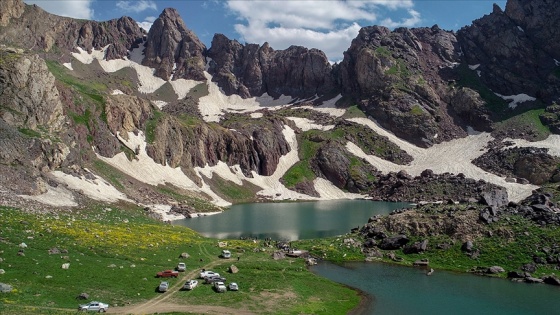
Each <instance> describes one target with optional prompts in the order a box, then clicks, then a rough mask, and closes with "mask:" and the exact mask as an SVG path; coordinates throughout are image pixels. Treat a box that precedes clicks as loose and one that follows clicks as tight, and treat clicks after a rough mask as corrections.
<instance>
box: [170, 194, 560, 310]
mask: <svg viewBox="0 0 560 315" xmlns="http://www.w3.org/2000/svg"><path fill="white" fill-rule="evenodd" d="M407 205H408V204H406V203H387V202H373V201H368V200H339V201H320V202H297V203H255V204H243V205H236V206H233V207H232V208H231V209H230V210H227V211H226V212H224V213H222V214H219V215H213V216H207V217H200V218H193V219H186V220H182V221H176V222H174V223H175V224H181V225H185V226H188V227H190V228H192V229H194V230H195V231H198V232H200V233H201V234H203V235H205V236H208V237H214V238H219V239H232V238H240V237H257V238H259V239H262V238H265V237H271V238H272V239H276V240H297V239H308V238H319V237H329V236H336V235H341V234H346V233H348V232H349V231H350V229H352V228H355V227H358V226H363V225H364V224H365V223H366V222H367V220H368V218H369V217H371V216H373V215H376V214H388V213H389V212H391V211H393V210H394V209H398V208H403V207H406V206H407ZM311 270H312V271H313V272H315V273H316V274H318V275H320V276H322V277H326V278H329V279H331V280H333V281H336V282H339V283H343V284H346V285H348V286H351V287H353V288H357V289H360V290H362V291H364V292H365V293H367V294H368V295H369V296H370V297H371V300H372V302H371V303H369V305H368V306H367V309H366V310H364V311H363V314H381V315H385V314H388V315H400V314H403V315H405V314H406V315H423V314H426V315H428V314H430V315H431V314H458V315H462V314H469V315H470V314H476V315H486V314H488V315H494V314H497V315H501V314H504V315H518V314H519V315H521V314H523V315H529V314H539V315H541V314H542V315H548V314H551V315H552V314H560V287H555V286H551V285H544V284H526V283H515V282H511V281H509V280H504V279H494V278H487V277H481V276H475V275H471V274H460V273H452V272H444V271H439V270H436V272H435V273H434V274H433V275H431V276H426V270H425V269H422V268H412V267H403V266H395V265H390V264H383V263H346V264H344V265H335V264H331V263H326V262H321V263H320V264H319V265H317V266H314V267H312V269H311Z"/></svg>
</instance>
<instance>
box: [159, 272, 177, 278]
mask: <svg viewBox="0 0 560 315" xmlns="http://www.w3.org/2000/svg"><path fill="white" fill-rule="evenodd" d="M178 276H179V271H175V270H164V271H160V272H158V273H157V274H156V278H177V277H178Z"/></svg>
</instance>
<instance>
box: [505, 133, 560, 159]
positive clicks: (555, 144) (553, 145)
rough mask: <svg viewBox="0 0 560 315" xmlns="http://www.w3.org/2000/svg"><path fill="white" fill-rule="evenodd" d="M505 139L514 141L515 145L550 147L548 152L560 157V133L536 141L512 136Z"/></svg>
mask: <svg viewBox="0 0 560 315" xmlns="http://www.w3.org/2000/svg"><path fill="white" fill-rule="evenodd" d="M504 141H512V142H513V143H514V145H513V146H520V147H536V148H544V149H548V154H550V155H553V156H557V157H560V135H549V136H548V138H546V139H544V140H541V141H535V142H530V141H527V140H524V139H510V138H506V139H504Z"/></svg>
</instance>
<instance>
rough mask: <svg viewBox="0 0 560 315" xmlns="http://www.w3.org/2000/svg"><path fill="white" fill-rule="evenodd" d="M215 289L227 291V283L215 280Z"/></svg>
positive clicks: (222, 291)
mask: <svg viewBox="0 0 560 315" xmlns="http://www.w3.org/2000/svg"><path fill="white" fill-rule="evenodd" d="M214 290H216V292H218V293H224V292H226V291H227V289H226V285H225V284H224V283H223V282H220V281H217V282H214Z"/></svg>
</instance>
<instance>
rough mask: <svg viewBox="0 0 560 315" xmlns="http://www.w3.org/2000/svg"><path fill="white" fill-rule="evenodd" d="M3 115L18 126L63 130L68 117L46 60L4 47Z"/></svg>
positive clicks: (0, 53)
mask: <svg viewBox="0 0 560 315" xmlns="http://www.w3.org/2000/svg"><path fill="white" fill-rule="evenodd" d="M0 60H1V62H0V82H2V88H1V89H0V109H1V111H0V117H1V118H2V119H3V120H4V121H6V122H7V123H8V124H9V125H11V126H13V127H16V128H26V129H31V130H37V129H38V128H40V127H41V128H44V129H46V130H49V131H53V132H54V131H59V130H60V129H61V127H62V124H63V122H64V120H65V116H64V115H63V108H62V103H61V101H60V97H59V93H58V89H57V88H56V86H55V79H54V77H53V75H52V74H51V73H50V72H49V69H48V68H47V65H46V64H45V61H44V60H43V59H41V58H39V56H37V55H25V54H23V53H18V52H17V51H15V50H11V49H2V50H0Z"/></svg>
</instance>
